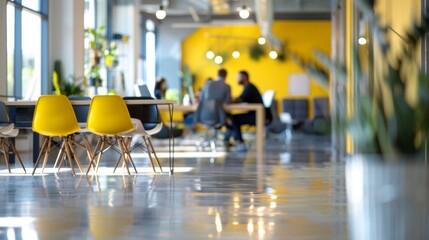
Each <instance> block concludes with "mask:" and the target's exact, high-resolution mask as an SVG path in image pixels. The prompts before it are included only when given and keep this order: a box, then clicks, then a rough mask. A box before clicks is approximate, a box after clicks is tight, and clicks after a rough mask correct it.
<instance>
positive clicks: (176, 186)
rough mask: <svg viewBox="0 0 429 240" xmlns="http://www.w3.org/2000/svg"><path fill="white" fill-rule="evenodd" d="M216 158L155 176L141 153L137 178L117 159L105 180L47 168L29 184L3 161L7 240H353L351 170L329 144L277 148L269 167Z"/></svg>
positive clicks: (182, 158) (0, 222)
mask: <svg viewBox="0 0 429 240" xmlns="http://www.w3.org/2000/svg"><path fill="white" fill-rule="evenodd" d="M158 144H162V142H161V143H159V142H158ZM176 144H177V145H178V146H183V145H186V143H183V142H180V140H179V141H177V142H176ZM166 154H167V153H160V154H159V155H161V156H162V158H161V161H162V164H163V168H164V169H165V170H167V169H168V158H165V156H164V155H166ZM217 154H218V155H215V156H212V155H210V152H205V153H202V152H195V150H192V152H181V153H180V154H177V155H176V156H175V174H174V175H169V174H168V173H166V174H154V173H153V172H152V168H151V166H150V163H149V161H148V159H147V158H146V157H144V158H140V157H137V156H144V154H139V153H137V154H136V155H134V156H135V157H136V158H135V159H134V160H135V162H136V165H137V170H138V172H139V173H138V174H132V175H131V176H128V175H127V174H124V173H125V172H122V170H121V169H118V170H117V173H115V174H113V173H112V172H113V167H112V166H113V165H114V161H115V160H116V159H117V155H115V153H113V152H112V153H108V154H107V155H106V156H107V157H106V159H104V160H103V162H102V164H103V165H102V166H101V167H100V169H99V174H98V175H97V176H95V175H93V174H91V175H89V176H86V175H85V174H78V175H76V176H73V174H72V172H71V171H70V169H69V168H63V169H62V171H61V172H60V173H56V169H52V164H51V165H49V164H48V167H47V168H46V169H45V173H44V174H43V175H42V174H40V172H38V174H37V175H35V176H34V177H29V176H31V174H30V173H27V174H23V170H22V169H20V168H19V166H18V165H16V166H14V167H13V169H12V172H13V173H12V174H9V173H8V172H7V170H5V169H6V166H5V165H4V163H2V164H1V165H0V169H1V170H0V184H1V185H2V186H3V187H2V188H0V195H1V196H2V198H1V200H0V201H1V202H0V203H1V204H2V206H4V207H3V208H0V239H34V238H27V237H28V236H31V234H33V233H34V232H36V233H37V236H38V237H39V239H144V238H145V239H172V238H175V239H247V238H249V239H346V238H347V215H346V198H345V179H344V164H343V163H341V162H335V161H331V154H330V150H329V138H327V137H320V136H319V137H308V136H296V137H295V138H294V140H293V141H292V142H291V143H290V144H288V145H285V144H284V142H282V141H278V140H273V139H271V140H268V141H267V150H266V152H265V154H264V158H263V161H262V163H258V161H257V160H256V154H255V152H254V150H253V149H252V148H251V149H250V151H248V152H247V153H235V152H229V153H227V154H226V153H225V152H224V151H223V150H221V151H219V153H217ZM23 155H24V159H25V165H26V167H27V172H29V171H31V170H32V169H31V165H32V164H31V161H30V159H29V158H28V156H27V157H25V154H23ZM27 155H28V154H27ZM82 161H84V160H82ZM84 166H86V164H84ZM38 171H41V170H40V169H39V170H38ZM33 237H34V236H33Z"/></svg>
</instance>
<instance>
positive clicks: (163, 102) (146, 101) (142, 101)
mask: <svg viewBox="0 0 429 240" xmlns="http://www.w3.org/2000/svg"><path fill="white" fill-rule="evenodd" d="M70 102H71V103H72V105H89V104H90V102H91V100H72V101H70ZM36 103H37V101H8V102H5V104H6V105H7V106H35V105H36ZM125 103H126V104H129V105H138V104H158V105H171V104H175V103H176V101H172V100H155V99H153V100H152V99H133V100H125Z"/></svg>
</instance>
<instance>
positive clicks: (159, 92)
mask: <svg viewBox="0 0 429 240" xmlns="http://www.w3.org/2000/svg"><path fill="white" fill-rule="evenodd" d="M166 91H167V81H166V80H165V78H163V77H161V78H158V80H157V81H156V83H155V98H156V99H165V92H166Z"/></svg>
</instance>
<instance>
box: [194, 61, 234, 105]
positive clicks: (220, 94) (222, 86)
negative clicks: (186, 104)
mask: <svg viewBox="0 0 429 240" xmlns="http://www.w3.org/2000/svg"><path fill="white" fill-rule="evenodd" d="M227 75H228V72H227V71H226V69H224V68H221V69H219V70H218V71H217V78H216V80H214V81H207V83H206V84H205V85H204V87H203V90H202V91H201V96H200V100H204V99H208V100H210V99H215V100H218V101H221V102H223V103H226V104H228V103H231V87H230V86H229V85H228V84H227V83H226V82H225V81H226V76H227Z"/></svg>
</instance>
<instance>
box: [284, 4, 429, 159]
mask: <svg viewBox="0 0 429 240" xmlns="http://www.w3.org/2000/svg"><path fill="white" fill-rule="evenodd" d="M356 7H357V8H358V10H360V12H361V13H362V14H361V15H362V18H363V19H364V20H365V21H366V22H367V24H368V26H370V30H371V31H372V36H373V39H370V41H372V42H373V44H374V45H373V46H374V48H373V49H374V56H376V58H375V60H376V61H375V62H374V66H373V72H371V73H368V72H366V71H365V70H363V69H364V68H363V66H362V65H361V61H360V60H361V59H359V54H358V45H357V43H354V45H353V54H352V56H353V58H354V59H353V63H354V65H353V66H352V67H353V71H354V72H355V76H356V78H355V79H354V81H355V82H356V81H357V83H358V84H357V85H355V86H357V89H356V91H355V93H356V94H357V95H356V96H354V98H355V99H356V101H355V102H354V103H355V104H354V107H353V108H354V109H353V110H354V112H353V116H347V113H346V112H345V109H346V108H345V104H346V103H345V102H344V101H345V99H342V101H338V102H337V104H338V105H337V106H336V108H337V109H343V110H342V111H341V110H340V111H337V113H338V115H339V117H340V120H341V121H342V122H341V123H339V125H338V126H337V127H340V126H345V128H346V130H347V131H348V132H349V133H351V135H352V137H353V141H354V145H355V146H356V147H357V149H356V152H357V153H380V154H383V155H395V154H405V155H408V154H411V155H413V154H417V153H422V152H423V151H424V149H425V146H426V143H425V141H426V139H427V138H428V133H429V75H428V74H427V73H426V72H425V71H424V70H423V69H421V68H420V61H419V50H420V49H419V46H420V42H421V40H422V38H424V36H425V34H426V33H427V32H428V31H429V18H428V17H427V16H428V14H425V15H424V16H425V17H422V20H421V22H420V23H417V22H414V23H413V24H412V26H410V28H409V29H408V30H407V31H406V34H405V36H404V41H405V43H404V44H403V46H402V49H401V50H402V51H401V52H400V53H399V54H398V55H397V56H396V57H392V56H393V54H392V52H393V50H392V48H391V46H392V44H391V43H390V42H389V40H388V38H387V36H386V35H387V32H388V31H389V28H390V26H380V24H379V21H378V18H377V15H376V14H375V11H374V0H358V1H356ZM427 12H428V11H427ZM290 56H291V58H292V59H294V60H295V61H297V62H298V63H299V64H300V65H301V66H303V67H304V68H305V69H306V70H307V71H308V72H309V74H311V75H312V76H313V77H314V79H315V80H316V81H317V82H318V83H319V84H321V85H322V86H325V87H328V86H329V75H328V72H329V73H330V74H332V75H333V76H334V77H335V79H336V80H337V81H338V85H339V90H340V91H342V92H346V89H347V79H348V77H349V76H348V72H347V70H346V67H345V66H343V65H342V64H339V63H336V62H334V61H332V60H331V59H330V58H329V57H327V56H326V55H324V54H323V53H321V52H318V51H316V52H315V56H316V58H317V59H318V62H319V63H320V64H322V65H323V67H324V68H325V69H327V70H328V72H327V71H326V70H324V69H323V68H321V67H320V66H318V65H317V64H316V63H313V62H310V61H308V60H304V59H302V58H300V57H299V56H298V55H296V54H293V53H291V54H290ZM336 90H338V89H336Z"/></svg>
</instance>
